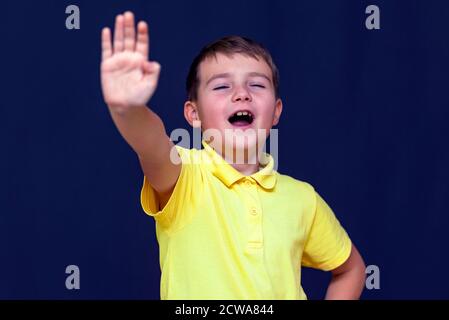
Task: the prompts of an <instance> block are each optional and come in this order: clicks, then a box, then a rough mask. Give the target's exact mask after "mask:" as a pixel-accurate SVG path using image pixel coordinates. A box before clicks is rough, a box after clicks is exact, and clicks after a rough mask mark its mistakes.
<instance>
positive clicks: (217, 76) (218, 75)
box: [206, 72, 271, 86]
mask: <svg viewBox="0 0 449 320" xmlns="http://www.w3.org/2000/svg"><path fill="white" fill-rule="evenodd" d="M247 75H248V76H250V77H262V78H265V79H266V80H268V82H270V83H271V79H270V78H269V77H268V76H267V75H266V74H264V73H260V72H249V73H247ZM230 76H231V74H230V73H218V74H215V75H213V76H212V77H210V78H209V80H207V82H206V86H207V85H208V84H209V83H210V82H211V81H213V80H215V79H218V78H229V77H230Z"/></svg>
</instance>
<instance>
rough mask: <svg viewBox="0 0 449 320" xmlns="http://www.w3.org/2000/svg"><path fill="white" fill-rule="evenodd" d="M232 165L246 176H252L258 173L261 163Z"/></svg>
mask: <svg viewBox="0 0 449 320" xmlns="http://www.w3.org/2000/svg"><path fill="white" fill-rule="evenodd" d="M230 165H231V166H232V167H233V168H234V169H235V170H237V171H238V172H240V173H241V174H243V175H245V176H250V175H252V174H254V173H256V172H257V171H259V163H255V164H251V163H242V164H236V163H230Z"/></svg>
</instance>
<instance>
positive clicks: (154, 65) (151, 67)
mask: <svg viewBox="0 0 449 320" xmlns="http://www.w3.org/2000/svg"><path fill="white" fill-rule="evenodd" d="M143 70H144V72H145V73H146V74H156V75H159V73H160V71H161V65H160V64H159V63H158V62H156V61H152V62H150V61H145V62H144V63H143Z"/></svg>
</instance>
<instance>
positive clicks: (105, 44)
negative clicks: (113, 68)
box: [101, 28, 112, 60]
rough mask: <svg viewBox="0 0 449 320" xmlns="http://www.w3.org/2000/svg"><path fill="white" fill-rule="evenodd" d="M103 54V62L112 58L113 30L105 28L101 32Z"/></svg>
mask: <svg viewBox="0 0 449 320" xmlns="http://www.w3.org/2000/svg"><path fill="white" fill-rule="evenodd" d="M101 52H102V59H103V60H106V59H108V58H110V57H111V56H112V43H111V30H110V29H109V28H103V31H102V32H101Z"/></svg>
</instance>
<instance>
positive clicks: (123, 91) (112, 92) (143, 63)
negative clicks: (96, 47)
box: [101, 12, 161, 112]
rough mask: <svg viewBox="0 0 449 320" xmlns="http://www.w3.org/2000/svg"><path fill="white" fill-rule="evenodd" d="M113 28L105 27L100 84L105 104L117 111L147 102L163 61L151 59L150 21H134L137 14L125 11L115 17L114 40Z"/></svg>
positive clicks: (152, 91) (151, 94)
mask: <svg viewBox="0 0 449 320" xmlns="http://www.w3.org/2000/svg"><path fill="white" fill-rule="evenodd" d="M111 38H112V37H111V30H110V29H109V28H104V29H103V31H102V62H101V85H102V90H103V97H104V100H105V102H106V104H107V105H108V106H109V107H110V108H111V109H112V110H114V111H119V112H121V111H124V110H128V109H129V108H132V107H141V106H145V105H146V104H147V103H148V101H149V100H150V99H151V97H152V96H153V94H154V92H155V90H156V87H157V84H158V80H159V73H160V69H161V67H160V65H159V63H157V62H150V61H149V59H148V57H149V45H150V43H149V35H148V25H147V24H146V23H145V22H143V21H141V22H139V24H138V26H137V36H136V30H135V25H134V15H133V14H132V13H131V12H125V13H124V14H123V15H118V16H117V17H116V20H115V30H114V43H113V44H112V41H111Z"/></svg>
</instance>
